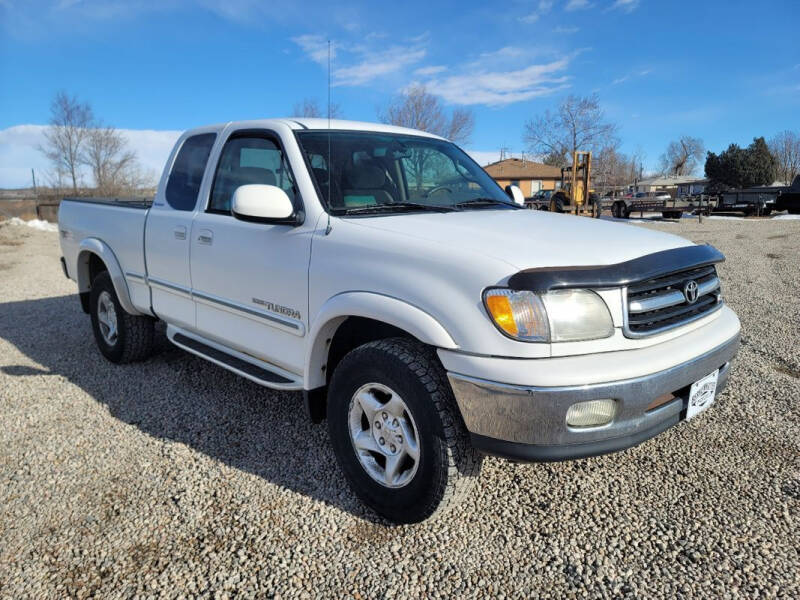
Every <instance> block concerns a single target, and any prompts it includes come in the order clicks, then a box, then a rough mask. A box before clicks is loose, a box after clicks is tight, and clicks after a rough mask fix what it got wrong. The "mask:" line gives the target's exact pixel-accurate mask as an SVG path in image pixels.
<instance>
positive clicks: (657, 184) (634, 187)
mask: <svg viewBox="0 0 800 600" xmlns="http://www.w3.org/2000/svg"><path fill="white" fill-rule="evenodd" d="M697 181H698V180H697V177H696V176H694V175H659V176H657V177H648V178H647V179H640V180H639V181H635V182H633V183H631V184H629V185H628V191H629V192H633V193H636V192H646V193H648V194H649V193H651V192H675V193H677V191H678V186H679V185H681V184H684V183H694V182H697Z"/></svg>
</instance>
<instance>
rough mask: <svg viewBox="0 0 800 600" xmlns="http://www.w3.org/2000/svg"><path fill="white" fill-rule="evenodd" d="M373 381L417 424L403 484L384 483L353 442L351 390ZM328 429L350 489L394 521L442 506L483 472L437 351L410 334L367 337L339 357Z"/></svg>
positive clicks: (417, 517)
mask: <svg viewBox="0 0 800 600" xmlns="http://www.w3.org/2000/svg"><path fill="white" fill-rule="evenodd" d="M370 383H377V384H380V385H382V386H386V387H388V388H390V389H391V390H392V391H393V392H395V393H396V394H397V395H399V396H400V397H401V398H402V400H403V402H404V403H405V405H406V406H407V408H408V413H410V416H411V418H412V419H413V422H414V423H415V424H416V429H417V430H418V440H417V443H418V448H419V459H418V462H417V466H416V471H415V472H413V475H411V479H410V480H409V481H408V482H407V483H406V484H405V485H403V486H402V487H394V488H391V487H386V486H385V485H383V484H381V483H378V482H377V481H376V480H375V479H373V477H372V476H371V475H370V474H369V473H368V472H367V468H366V467H365V466H362V464H361V462H360V461H359V458H358V457H357V455H356V450H355V448H354V445H353V442H352V441H351V434H350V407H351V402H355V400H354V395H355V393H356V391H358V390H359V389H361V388H362V387H363V386H365V385H367V384H370ZM375 414H376V415H377V414H378V413H377V412H376V413H375ZM362 422H363V421H362ZM395 424H396V422H395ZM328 428H329V431H330V436H331V443H332V445H333V449H334V452H335V453H336V457H337V459H338V461H339V465H340V467H341V468H342V471H343V472H344V475H345V477H346V478H347V481H348V482H349V484H350V487H351V488H352V489H353V491H354V492H355V493H356V495H357V496H358V497H359V498H360V499H361V500H362V501H363V502H364V504H366V505H367V506H369V507H370V508H371V509H372V510H374V511H375V512H376V513H378V514H379V515H381V516H383V517H385V518H386V519H389V520H390V521H393V522H395V523H417V522H419V521H423V520H425V519H428V518H430V517H433V516H434V515H439V514H442V513H444V512H447V511H448V510H449V509H451V508H453V507H454V506H455V505H457V504H458V503H459V501H460V500H462V499H463V498H464V497H465V496H466V494H467V493H468V492H469V491H470V490H471V489H472V487H473V485H474V483H475V481H476V480H477V479H478V475H479V474H480V468H481V464H482V462H483V456H482V455H481V454H480V453H479V452H477V451H476V450H475V449H474V448H473V447H472V445H471V443H470V439H469V433H468V432H467V430H466V427H465V426H464V423H463V420H462V418H461V413H460V412H459V410H458V407H457V405H456V401H455V398H454V397H453V392H452V389H451V388H450V384H449V382H448V381H447V377H446V375H445V372H444V370H443V369H442V366H441V364H440V363H439V360H438V357H437V356H436V354H435V352H434V350H433V349H432V348H429V347H427V346H425V345H423V344H421V343H419V342H417V341H415V340H408V339H403V338H389V339H385V340H379V341H376V342H370V343H368V344H364V345H363V346H359V347H358V348H356V349H355V350H353V351H351V352H350V353H349V354H347V355H346V356H345V357H344V358H343V359H342V361H341V362H340V363H339V365H338V366H337V367H336V370H335V371H334V373H333V378H332V379H331V385H330V391H329V395H328ZM369 428H370V429H372V425H371V424H370V425H369ZM384 431H385V428H384ZM381 443H382V440H381ZM378 458H379V459H380V456H378ZM409 473H411V471H410V470H409Z"/></svg>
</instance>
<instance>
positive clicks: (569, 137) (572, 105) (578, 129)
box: [523, 94, 617, 167]
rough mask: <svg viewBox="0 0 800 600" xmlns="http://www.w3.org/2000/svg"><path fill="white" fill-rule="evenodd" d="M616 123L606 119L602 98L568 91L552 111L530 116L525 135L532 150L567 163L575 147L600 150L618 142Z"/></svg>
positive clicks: (577, 148) (556, 161) (593, 150)
mask: <svg viewBox="0 0 800 600" xmlns="http://www.w3.org/2000/svg"><path fill="white" fill-rule="evenodd" d="M616 133H617V126H616V125H615V124H614V123H611V122H609V121H606V119H605V114H604V113H603V110H602V109H601V108H600V98H599V96H598V95H597V94H592V95H591V96H587V97H584V98H579V97H577V96H573V95H569V96H567V97H566V98H564V99H563V100H562V101H561V104H559V106H558V109H557V110H556V111H555V112H553V111H550V110H546V111H545V112H544V114H543V115H540V116H538V117H535V118H533V119H530V120H529V121H528V122H527V123H526V124H525V132H524V135H523V138H524V140H525V143H526V144H527V145H528V147H529V148H530V150H531V151H532V152H534V153H535V154H538V155H539V156H543V157H546V160H548V161H549V164H552V165H555V166H562V167H563V166H566V165H568V164H569V163H570V162H571V160H572V153H573V152H575V151H576V150H589V151H592V152H595V153H596V152H598V151H600V150H601V149H602V148H605V147H609V146H615V145H616Z"/></svg>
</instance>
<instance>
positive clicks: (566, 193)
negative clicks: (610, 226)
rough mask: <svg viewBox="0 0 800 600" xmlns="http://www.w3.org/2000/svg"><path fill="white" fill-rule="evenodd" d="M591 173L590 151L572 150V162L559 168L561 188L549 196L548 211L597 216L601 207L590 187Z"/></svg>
mask: <svg viewBox="0 0 800 600" xmlns="http://www.w3.org/2000/svg"><path fill="white" fill-rule="evenodd" d="M591 174H592V153H591V152H587V151H585V150H577V151H575V152H573V153H572V164H571V165H570V166H569V167H563V168H562V169H561V189H559V190H558V191H557V192H555V193H554V194H553V195H552V196H551V197H550V212H568V213H572V214H575V215H584V216H587V217H589V216H591V217H595V218H596V217H599V216H600V211H601V210H602V208H601V206H600V200H599V198H597V196H596V194H594V193H593V191H592V190H591V187H590V182H591Z"/></svg>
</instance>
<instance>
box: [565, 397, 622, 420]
mask: <svg viewBox="0 0 800 600" xmlns="http://www.w3.org/2000/svg"><path fill="white" fill-rule="evenodd" d="M616 412H617V403H616V402H615V401H614V400H611V399H610V398H608V399H603V400H589V401H588V402H578V403H577V404H573V405H572V406H570V407H569V409H568V410H567V425H569V426H570V427H598V426H600V425H606V424H607V423H611V421H613V420H614V415H615V414H616Z"/></svg>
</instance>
